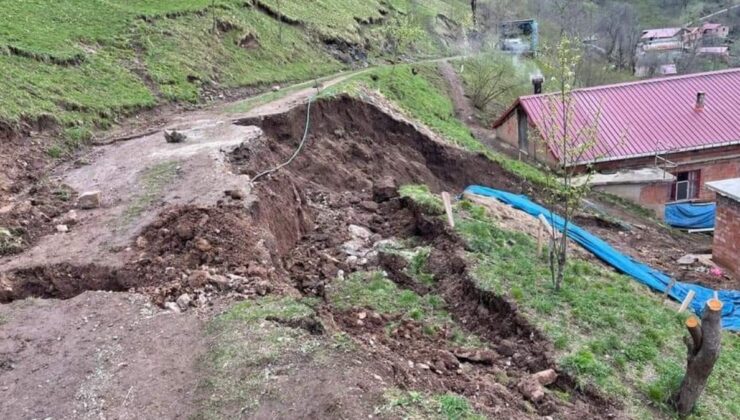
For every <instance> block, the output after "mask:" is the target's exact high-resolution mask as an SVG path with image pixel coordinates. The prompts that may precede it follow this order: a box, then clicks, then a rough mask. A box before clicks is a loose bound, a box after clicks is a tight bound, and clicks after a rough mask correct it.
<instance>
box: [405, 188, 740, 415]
mask: <svg viewBox="0 0 740 420" xmlns="http://www.w3.org/2000/svg"><path fill="white" fill-rule="evenodd" d="M402 191H403V193H404V194H405V195H406V196H408V197H410V198H412V199H414V200H416V201H419V202H420V203H422V204H425V205H426V206H429V203H433V205H434V206H437V207H441V200H440V199H439V198H438V197H437V196H434V195H432V194H431V193H429V190H428V189H427V188H426V187H425V186H406V187H404V188H403V189H402ZM455 218H456V227H455V229H456V230H457V231H458V233H459V234H460V235H461V236H462V237H463V238H464V239H465V241H466V243H467V249H468V250H469V254H468V257H469V258H470V260H471V261H473V262H474V263H475V264H476V269H475V273H474V275H475V277H476V282H477V284H478V286H479V287H480V288H482V289H484V290H490V291H493V292H495V293H496V294H499V295H502V296H506V297H507V298H508V299H510V300H511V301H515V302H516V303H517V307H518V308H519V310H520V311H522V312H523V313H524V314H525V315H526V317H527V318H528V319H529V320H530V322H532V324H534V325H536V326H537V327H538V328H539V329H540V330H541V331H543V332H544V333H545V334H546V335H547V336H548V337H549V338H550V340H551V341H552V342H553V344H554V347H555V349H556V351H557V354H558V356H559V363H560V365H561V367H562V368H563V369H565V370H567V371H568V372H570V373H571V374H572V375H573V376H574V377H575V378H576V379H577V381H578V384H579V386H584V387H585V386H595V387H596V388H597V389H599V390H600V391H601V392H603V393H604V394H606V395H608V396H610V397H613V398H614V399H615V400H616V401H619V402H621V403H623V404H624V405H625V408H626V411H627V412H628V413H629V414H630V415H631V416H632V417H634V418H640V419H652V418H672V417H674V416H675V412H674V411H673V410H672V409H671V408H670V407H669V405H668V404H667V400H668V398H669V396H670V395H671V394H672V392H673V391H674V390H675V389H676V388H677V387H678V386H679V384H680V381H681V378H682V375H683V369H684V365H685V360H686V348H685V346H684V343H683V342H682V337H683V336H684V335H685V334H686V332H685V327H684V326H683V320H684V318H685V317H686V316H687V315H686V314H677V313H676V310H675V307H672V306H670V305H665V304H663V302H662V296H660V295H658V294H654V293H651V292H650V291H649V289H648V288H646V287H645V286H642V285H640V284H639V283H637V282H636V281H634V280H632V279H630V278H628V277H626V276H623V275H619V274H616V273H614V272H613V271H611V270H609V269H606V268H603V267H602V266H600V265H597V264H594V263H592V262H590V261H586V260H583V259H580V258H571V261H570V262H569V265H568V269H567V272H566V275H565V283H564V285H563V288H562V290H561V291H560V292H555V291H554V290H553V288H552V286H551V283H550V282H549V280H548V279H549V271H548V263H547V257H546V256H545V255H542V256H537V252H536V248H537V247H536V244H535V240H534V239H533V238H532V237H530V236H528V235H526V234H523V233H521V232H516V231H511V230H508V229H507V228H506V227H505V226H502V223H501V222H500V221H498V220H494V219H492V218H490V217H489V216H488V215H487V214H486V211H485V209H484V208H482V207H479V206H476V205H474V204H471V203H470V202H465V201H463V202H461V203H459V204H458V205H457V207H456V211H455ZM722 346H723V347H722V353H721V355H720V358H719V360H718V362H717V364H716V366H715V368H714V372H713V374H712V376H711V377H710V380H709V383H708V385H707V388H706V391H705V393H704V394H703V395H702V397H701V398H700V399H699V402H698V405H697V408H696V410H695V411H694V413H693V414H692V416H691V418H695V419H719V418H738V417H740V404H738V402H739V401H740V383H739V382H738V381H737V380H735V379H734V378H738V377H740V338H739V337H738V335H737V334H733V333H730V332H725V333H724V334H723V337H722Z"/></svg>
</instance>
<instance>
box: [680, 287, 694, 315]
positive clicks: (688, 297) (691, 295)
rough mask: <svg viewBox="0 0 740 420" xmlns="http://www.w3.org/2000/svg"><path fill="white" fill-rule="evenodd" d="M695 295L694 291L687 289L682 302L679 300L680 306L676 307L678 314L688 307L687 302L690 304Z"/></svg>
mask: <svg viewBox="0 0 740 420" xmlns="http://www.w3.org/2000/svg"><path fill="white" fill-rule="evenodd" d="M695 295H696V293H694V291H693V290H689V293H688V294H687V295H686V298H685V299H684V300H683V302H681V307H680V308H678V313H679V314H680V313H681V312H683V311H685V310H686V308H688V307H689V304H691V301H692V300H694V296H695Z"/></svg>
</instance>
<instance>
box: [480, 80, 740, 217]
mask: <svg viewBox="0 0 740 420" xmlns="http://www.w3.org/2000/svg"><path fill="white" fill-rule="evenodd" d="M536 89H541V87H539V86H538V87H536ZM570 100H571V101H572V106H571V107H570V111H565V112H564V111H563V110H562V109H561V108H562V107H561V106H559V105H558V104H559V103H560V102H562V101H559V94H538V95H531V96H523V97H520V98H519V99H517V100H516V102H515V103H514V104H513V105H512V106H511V107H510V108H509V109H508V110H507V111H506V112H505V113H504V114H503V115H501V117H500V118H498V119H497V120H496V121H495V122H494V124H493V127H494V128H495V129H496V133H497V137H498V139H499V141H500V142H501V143H502V144H504V145H509V146H511V147H512V148H513V149H515V150H517V151H518V155H519V156H520V158H522V159H527V160H536V161H539V162H541V163H545V164H549V165H551V166H559V165H562V164H566V166H569V167H576V169H578V170H581V171H586V170H596V171H598V172H602V173H614V172H618V171H626V170H638V169H645V168H661V169H663V170H664V171H665V172H667V174H670V175H671V176H666V177H665V182H659V181H658V182H656V180H655V179H652V180H651V181H650V182H646V183H643V184H640V183H639V182H634V183H633V184H634V185H633V187H632V188H631V190H630V191H624V193H625V195H628V196H629V198H631V199H633V200H635V201H637V202H639V203H640V204H643V205H645V206H648V207H652V208H654V209H655V210H657V211H660V210H662V207H663V205H664V204H665V203H666V202H670V201H681V200H711V199H713V198H714V192H713V191H711V190H709V189H707V188H705V187H704V184H705V183H706V182H710V181H717V180H722V179H728V178H737V177H740V69H730V70H723V71H715V72H708V73H697V74H691V75H683V76H674V77H666V78H660V79H652V80H643V81H638V82H629V83H620V84H614V85H605V86H598V87H591V88H585V89H577V90H574V91H573V92H572V94H571V96H570ZM563 114H565V115H568V124H567V130H568V134H569V135H570V136H571V137H574V136H575V135H576V133H583V132H586V131H587V130H590V129H592V130H593V132H594V133H595V134H593V135H592V136H591V137H592V140H591V141H592V142H593V145H592V147H590V148H588V150H586V151H585V152H584V153H581V154H579V156H578V158H577V159H575V158H574V157H573V156H572V155H571V156H563V153H562V151H561V150H558V148H557V147H550V146H549V145H548V144H547V143H548V142H546V141H543V136H542V134H543V133H545V134H548V133H550V134H551V136H550V137H552V134H554V135H555V136H557V134H558V132H560V133H562V132H563V131H562V127H558V128H556V129H553V124H557V122H558V121H562V120H563ZM558 130H561V131H558ZM566 158H568V160H571V161H569V162H565V160H566ZM623 178H624V177H622V179H623ZM653 178H654V177H653ZM620 188H622V189H624V186H622V187H620Z"/></svg>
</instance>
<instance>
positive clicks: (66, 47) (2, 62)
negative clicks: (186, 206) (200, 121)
mask: <svg viewBox="0 0 740 420" xmlns="http://www.w3.org/2000/svg"><path fill="white" fill-rule="evenodd" d="M278 3H282V10H280V11H279V12H278V9H277V5H278ZM459 4H461V0H446V1H442V0H435V1H433V2H429V3H425V6H424V7H423V8H421V11H416V10H414V11H413V12H414V13H416V14H415V16H418V17H419V19H421V20H422V21H425V20H424V19H427V20H426V21H428V19H429V18H430V17H431V16H436V15H437V14H451V13H452V10H453V7H452V6H453V5H459ZM411 8H412V6H411V1H410V0H370V1H367V0H343V1H338V0H321V1H309V0H302V1H290V2H286V1H283V2H277V1H275V0H259V1H257V0H253V1H243V0H161V1H156V2H155V1H147V0H59V1H56V2H54V7H50V6H49V2H48V1H43V0H24V1H14V2H7V4H5V5H4V7H3V8H2V10H0V52H2V54H0V71H2V72H3V74H4V75H5V77H4V78H3V80H2V81H0V101H1V103H2V105H1V106H0V122H1V123H2V124H3V125H5V126H10V127H14V126H17V125H18V124H19V122H21V121H23V120H27V121H33V120H36V119H38V118H39V117H40V116H50V117H52V118H53V119H55V120H56V121H58V122H59V123H61V124H63V125H65V126H86V127H89V126H92V125H96V126H102V127H105V126H107V125H109V124H110V123H111V122H112V121H113V120H114V119H115V117H116V116H118V115H120V114H122V113H125V112H129V111H132V110H136V109H140V108H146V107H151V106H154V105H156V104H158V103H162V102H166V101H186V102H197V101H199V100H201V99H202V98H203V97H204V96H206V95H208V96H210V95H213V94H214V93H217V92H219V91H222V90H224V89H230V88H235V87H244V86H265V85H269V84H272V83H277V82H285V81H292V80H302V79H308V78H311V77H314V76H318V75H323V74H328V73H331V72H334V71H338V70H340V69H342V68H343V67H347V66H348V64H346V63H344V62H342V61H340V60H339V59H338V58H336V57H337V54H334V55H332V54H331V51H330V48H329V47H332V48H334V52H336V49H337V48H341V47H345V48H346V47H347V46H348V45H352V46H355V47H357V48H360V49H363V50H365V51H367V52H368V53H369V54H370V55H371V56H372V55H374V54H376V55H377V54H378V53H379V51H378V50H379V43H378V42H371V40H372V38H371V36H372V35H373V34H377V33H378V28H382V27H383V26H384V25H386V24H387V23H388V22H393V21H394V19H396V17H397V16H400V14H402V13H409V11H410V10H411ZM277 16H282V20H278V19H277ZM327 43H330V44H332V45H327ZM432 44H434V43H432ZM437 52H438V53H442V51H441V50H438V51H437Z"/></svg>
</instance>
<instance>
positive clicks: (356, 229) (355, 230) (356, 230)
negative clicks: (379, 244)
mask: <svg viewBox="0 0 740 420" xmlns="http://www.w3.org/2000/svg"><path fill="white" fill-rule="evenodd" d="M349 233H350V234H351V235H352V237H353V238H359V239H363V240H368V239H370V237H371V236H372V235H373V233H372V232H370V230H369V229H367V228H364V227H362V226H357V225H349Z"/></svg>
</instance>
